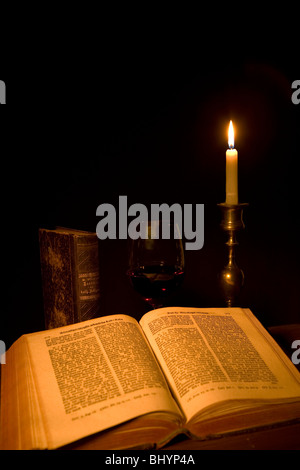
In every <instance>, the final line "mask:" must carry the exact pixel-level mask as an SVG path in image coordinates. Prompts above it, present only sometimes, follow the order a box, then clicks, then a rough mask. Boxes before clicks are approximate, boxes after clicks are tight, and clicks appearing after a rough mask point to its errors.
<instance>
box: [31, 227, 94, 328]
mask: <svg viewBox="0 0 300 470" xmlns="http://www.w3.org/2000/svg"><path fill="white" fill-rule="evenodd" d="M39 243H40V259H41V274H42V286H43V299H44V315H45V327H46V329H52V328H58V327H61V326H64V325H70V324H72V323H77V322H81V321H84V320H89V319H91V318H95V317H97V316H99V314H100V313H99V309H100V282H99V252H98V244H99V241H98V238H97V235H96V233H93V232H84V231H80V230H74V229H68V228H62V227H58V228H56V229H55V230H48V229H44V228H40V229H39Z"/></svg>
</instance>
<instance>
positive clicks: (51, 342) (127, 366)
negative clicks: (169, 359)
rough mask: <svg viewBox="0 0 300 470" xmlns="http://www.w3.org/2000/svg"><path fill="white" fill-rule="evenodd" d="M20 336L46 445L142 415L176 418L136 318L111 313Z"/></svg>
mask: <svg viewBox="0 0 300 470" xmlns="http://www.w3.org/2000/svg"><path fill="white" fill-rule="evenodd" d="M26 338H27V341H28V349H29V354H30V360H31V364H32V371H33V375H34V379H35V383H36V387H37V395H38V397H39V402H40V406H41V410H42V415H43V418H44V425H45V430H46V435H47V441H48V447H49V448H56V447H60V446H63V445H65V444H67V443H69V442H72V441H75V440H77V439H80V438H82V437H84V436H86V435H89V434H93V433H95V432H98V431H101V430H104V429H106V428H109V427H112V426H115V425H117V424H120V423H122V422H124V421H126V420H129V419H132V418H135V417H137V416H140V415H142V414H145V413H150V412H156V411H162V410H163V411H167V412H170V413H173V414H174V416H175V415H176V419H178V420H180V411H179V408H178V407H177V405H176V403H175V401H174V400H173V398H172V397H171V394H170V391H169V390H168V387H167V384H166V381H165V378H164V376H163V374H162V373H161V371H160V368H159V366H158V365H157V362H156V359H155V357H154V355H153V353H152V351H151V349H150V348H149V346H148V343H147V341H146V340H145V339H144V335H143V332H142V331H141V329H140V327H139V325H138V323H137V322H136V320H134V319H132V318H130V317H128V316H126V315H113V316H110V317H103V318H97V319H94V320H90V321H86V322H83V323H79V324H75V325H69V326H66V327H63V328H58V329H55V330H48V331H43V332H40V333H34V334H32V335H28V336H26ZM174 419H175V418H174Z"/></svg>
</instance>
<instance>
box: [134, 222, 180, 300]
mask: <svg viewBox="0 0 300 470" xmlns="http://www.w3.org/2000/svg"><path fill="white" fill-rule="evenodd" d="M162 223H163V221H161V220H160V221H150V222H148V221H146V222H144V226H143V227H142V229H143V233H144V234H146V235H144V237H141V238H137V239H135V240H130V241H129V263H128V269H127V275H128V277H129V279H130V282H131V285H132V287H133V288H134V289H135V290H136V291H137V292H138V293H139V294H140V295H141V296H142V298H143V299H144V300H145V301H146V302H147V303H148V304H150V305H151V306H152V308H158V307H162V306H163V305H164V303H165V301H166V300H167V299H168V297H169V296H170V295H171V294H172V293H173V292H175V291H176V290H177V289H178V287H179V286H180V285H181V284H182V282H183V278H184V252H183V245H182V240H181V238H180V236H179V229H178V227H177V226H176V225H174V224H172V223H170V222H168V224H169V225H168V228H169V233H170V237H169V238H166V239H163V238H162V237H159V236H158V234H162Z"/></svg>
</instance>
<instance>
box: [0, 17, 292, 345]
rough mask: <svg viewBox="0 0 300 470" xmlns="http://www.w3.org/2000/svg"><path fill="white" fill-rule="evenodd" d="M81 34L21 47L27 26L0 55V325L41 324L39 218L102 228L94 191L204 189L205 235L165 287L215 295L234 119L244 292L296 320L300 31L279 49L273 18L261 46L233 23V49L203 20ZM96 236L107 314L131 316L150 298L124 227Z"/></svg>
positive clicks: (157, 193)
mask: <svg viewBox="0 0 300 470" xmlns="http://www.w3.org/2000/svg"><path fill="white" fill-rule="evenodd" d="M101 24H102V23H101ZM185 26H186V30H188V29H189V28H188V27H187V26H188V25H185ZM99 29H101V28H100V27H99ZM97 31H98V30H97ZM150 31H151V33H150ZM226 31H227V28H225V32H224V34H226ZM77 33H78V36H77V40H75V39H74V37H73V36H71V37H69V36H68V35H67V34H66V37H65V41H64V42H63V43H62V44H61V43H59V42H56V43H55V45H54V44H51V38H53V36H51V37H50V39H49V44H48V45H47V47H42V48H41V49H38V42H39V40H38V37H35V38H33V39H32V41H30V43H29V45H27V46H26V47H24V46H23V47H22V41H20V42H19V45H18V54H17V55H13V54H8V57H7V58H6V61H5V60H4V58H3V59H2V62H1V69H0V70H1V74H2V75H1V76H0V79H2V80H5V82H6V86H7V105H6V107H4V106H2V107H1V148H0V164H1V167H0V171H1V221H2V224H1V248H2V250H1V252H2V253H1V261H2V263H1V264H2V266H1V272H2V283H1V286H2V293H1V299H2V301H1V318H0V338H1V339H2V340H4V341H5V342H6V344H7V345H10V344H11V342H12V341H14V340H15V339H17V338H18V337H19V336H20V335H21V334H23V333H28V332H32V331H37V330H40V329H43V327H44V323H43V303H42V290H41V278H40V264H39V246H38V228H39V227H48V228H51V227H54V226H55V225H63V226H69V227H73V228H77V229H83V230H92V231H95V229H96V224H97V222H98V220H99V219H98V218H97V217H96V208H97V206H98V205H99V204H101V203H103V202H108V203H111V204H113V205H115V207H116V208H117V207H118V197H119V195H127V196H128V203H129V204H132V203H134V202H139V203H143V204H145V205H148V206H149V205H150V204H151V203H162V202H166V203H168V204H172V203H174V202H178V203H180V204H184V203H193V204H197V203H198V204H200V203H203V204H205V242H204V247H203V248H202V249H201V250H199V251H189V252H187V253H186V278H185V282H184V285H183V287H182V289H181V290H180V292H178V295H177V297H176V298H175V299H174V301H173V302H174V303H175V304H177V305H186V306H188V305H189V306H195V307H196V306H199V307H201V306H202V307H204V306H220V305H222V302H221V300H220V298H219V294H218V290H217V283H216V277H217V273H218V272H219V270H220V269H221V268H222V267H223V264H224V262H225V259H226V257H225V255H226V250H225V245H224V241H225V239H224V236H223V233H222V232H221V231H220V229H219V222H220V213H219V210H218V207H217V203H219V202H223V201H224V199H225V152H226V149H227V128H228V123H229V120H230V119H232V120H233V122H234V125H235V130H236V139H235V141H236V148H237V150H238V152H239V197H240V201H241V202H248V203H249V207H248V208H247V209H246V210H245V215H244V220H245V224H246V229H245V230H244V231H243V233H241V234H240V235H239V241H240V245H239V248H238V254H237V261H238V264H239V265H240V266H241V267H242V268H243V270H244V273H245V281H246V282H245V287H244V289H243V292H242V295H241V298H240V305H242V306H246V307H250V308H251V309H252V310H253V312H254V313H255V314H256V315H257V316H258V318H259V319H260V320H261V321H262V322H263V323H264V324H265V325H274V324H284V323H293V322H299V321H300V294H299V285H300V283H299V280H300V275H299V256H298V254H299V249H298V225H299V224H298V211H297V209H298V201H299V198H298V192H299V176H298V173H299V169H298V168H299V167H298V159H299V156H300V145H299V144H300V134H299V123H300V105H298V106H297V105H294V104H293V103H292V101H291V96H292V88H291V85H292V82H293V81H294V80H297V79H299V78H300V76H299V60H298V54H297V52H296V44H295V42H294V41H293V40H290V42H288V48H286V47H284V46H282V47H280V48H279V47H277V46H276V45H275V43H274V38H273V37H272V36H271V33H268V34H266V36H265V43H264V46H265V47H264V48H262V46H261V44H260V46H259V47H258V48H255V49H254V48H251V47H250V48H247V49H246V47H245V44H244V43H243V42H241V41H239V38H238V37H237V38H236V43H235V44H234V47H233V52H232V55H231V57H230V58H229V56H228V48H229V46H230V42H231V43H232V42H233V40H234V38H232V37H230V40H231V41H228V44H227V43H226V47H225V48H223V47H221V46H220V41H221V43H222V41H223V42H224V41H225V39H226V35H225V36H224V35H223V36H222V35H221V39H219V42H217V44H216V45H215V40H214V39H215V36H214V35H213V34H212V33H211V32H210V35H206V34H202V35H200V34H199V31H198V30H194V34H193V36H192V35H187V34H186V33H185V34H183V32H182V30H181V29H180V28H179V24H178V28H174V29H173V31H172V34H170V35H168V34H167V33H166V32H165V34H164V35H163V37H158V36H157V34H158V33H157V31H156V29H155V28H154V29H151V30H150V29H147V33H145V34H143V25H142V26H140V28H139V32H138V34H135V33H133V32H132V30H131V28H129V27H128V28H126V27H124V28H123V30H122V31H121V30H119V29H118V28H113V29H111V30H109V33H108V29H106V30H105V33H103V31H102V33H101V32H99V36H98V32H97V33H96V32H95V35H94V36H92V35H91V37H90V36H86V37H85V40H83V36H82V35H80V30H79V31H77ZM250 39H251V38H250ZM250 44H252V41H251V40H250ZM222 46H223V44H222ZM293 47H294V49H293ZM222 49H225V50H224V52H221V50H222ZM99 247H100V259H101V265H100V269H101V284H102V301H101V302H102V305H101V312H102V314H103V315H105V314H111V313H128V314H131V315H133V316H135V317H136V318H139V317H140V316H141V314H142V313H144V312H145V311H146V310H145V306H144V304H143V302H142V301H141V300H140V299H139V297H138V295H137V294H136V293H135V292H133V291H132V290H131V287H130V286H129V284H128V281H127V279H126V276H125V271H126V262H127V246H126V241H124V240H105V241H101V242H100V245H99Z"/></svg>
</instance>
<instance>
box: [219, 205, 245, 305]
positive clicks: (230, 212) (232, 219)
mask: <svg viewBox="0 0 300 470" xmlns="http://www.w3.org/2000/svg"><path fill="white" fill-rule="evenodd" d="M248 205H249V204H247V203H242V204H226V203H224V202H223V203H221V204H218V206H219V207H220V209H221V212H222V220H221V223H220V227H221V229H222V230H223V231H224V232H225V233H226V234H227V237H228V240H227V242H226V245H227V246H228V264H227V265H226V266H224V268H223V269H222V271H221V272H220V274H219V276H218V277H219V287H220V291H221V295H222V297H223V298H224V300H225V302H226V305H227V307H232V306H233V305H235V302H236V300H237V298H238V296H239V294H240V291H241V289H242V287H243V285H244V273H243V271H242V270H241V269H240V268H239V267H238V266H237V264H236V261H235V248H236V246H237V245H238V242H237V239H236V233H237V232H238V231H239V230H241V229H244V228H245V224H244V221H243V210H244V208H245V207H247V206H248Z"/></svg>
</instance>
